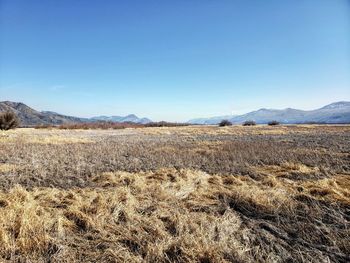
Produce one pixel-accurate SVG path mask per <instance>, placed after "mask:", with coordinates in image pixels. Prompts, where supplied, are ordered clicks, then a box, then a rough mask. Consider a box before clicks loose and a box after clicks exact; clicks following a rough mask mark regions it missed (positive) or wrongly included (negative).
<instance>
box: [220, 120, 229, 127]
mask: <svg viewBox="0 0 350 263" xmlns="http://www.w3.org/2000/svg"><path fill="white" fill-rule="evenodd" d="M231 125H232V122H230V121H229V120H222V121H221V122H220V123H219V126H220V127H224V126H231Z"/></svg>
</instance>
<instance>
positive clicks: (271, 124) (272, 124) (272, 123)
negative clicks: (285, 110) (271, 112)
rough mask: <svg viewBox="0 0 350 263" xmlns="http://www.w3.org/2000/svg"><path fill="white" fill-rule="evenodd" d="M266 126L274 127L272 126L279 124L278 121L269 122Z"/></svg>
mask: <svg viewBox="0 0 350 263" xmlns="http://www.w3.org/2000/svg"><path fill="white" fill-rule="evenodd" d="M267 124H268V125H270V126H274V125H279V124H280V123H279V122H278V121H270V122H269V123H267Z"/></svg>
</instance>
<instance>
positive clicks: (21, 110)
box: [0, 101, 152, 126]
mask: <svg viewBox="0 0 350 263" xmlns="http://www.w3.org/2000/svg"><path fill="white" fill-rule="evenodd" d="M4 111H13V112H14V113H16V114H17V116H18V117H19V118H20V120H21V125H22V126H34V125H60V124H67V123H81V122H94V121H112V122H134V123H142V124H145V123H149V122H152V121H151V120H150V119H147V118H138V117H137V116H136V115H134V114H130V115H128V116H125V117H119V116H112V117H107V116H100V117H93V118H79V117H73V116H66V115H62V114H59V113H56V112H52V111H37V110H34V109H32V108H30V107H29V106H27V105H25V104H24V103H21V102H12V101H2V102H0V112H4Z"/></svg>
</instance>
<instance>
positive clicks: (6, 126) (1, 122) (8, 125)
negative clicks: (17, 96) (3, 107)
mask: <svg viewBox="0 0 350 263" xmlns="http://www.w3.org/2000/svg"><path fill="white" fill-rule="evenodd" d="M18 126H19V119H18V117H17V115H16V114H15V113H14V112H12V111H6V112H4V113H0V130H5V131H7V130H10V129H14V128H16V127H18Z"/></svg>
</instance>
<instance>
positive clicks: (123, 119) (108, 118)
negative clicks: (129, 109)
mask: <svg viewBox="0 0 350 263" xmlns="http://www.w3.org/2000/svg"><path fill="white" fill-rule="evenodd" d="M91 120H94V121H111V122H134V123H141V124H146V123H150V122H152V121H151V120H150V119H148V118H139V117H137V116H136V115H135V114H130V115H127V116H125V117H122V116H97V117H92V118H91Z"/></svg>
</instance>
